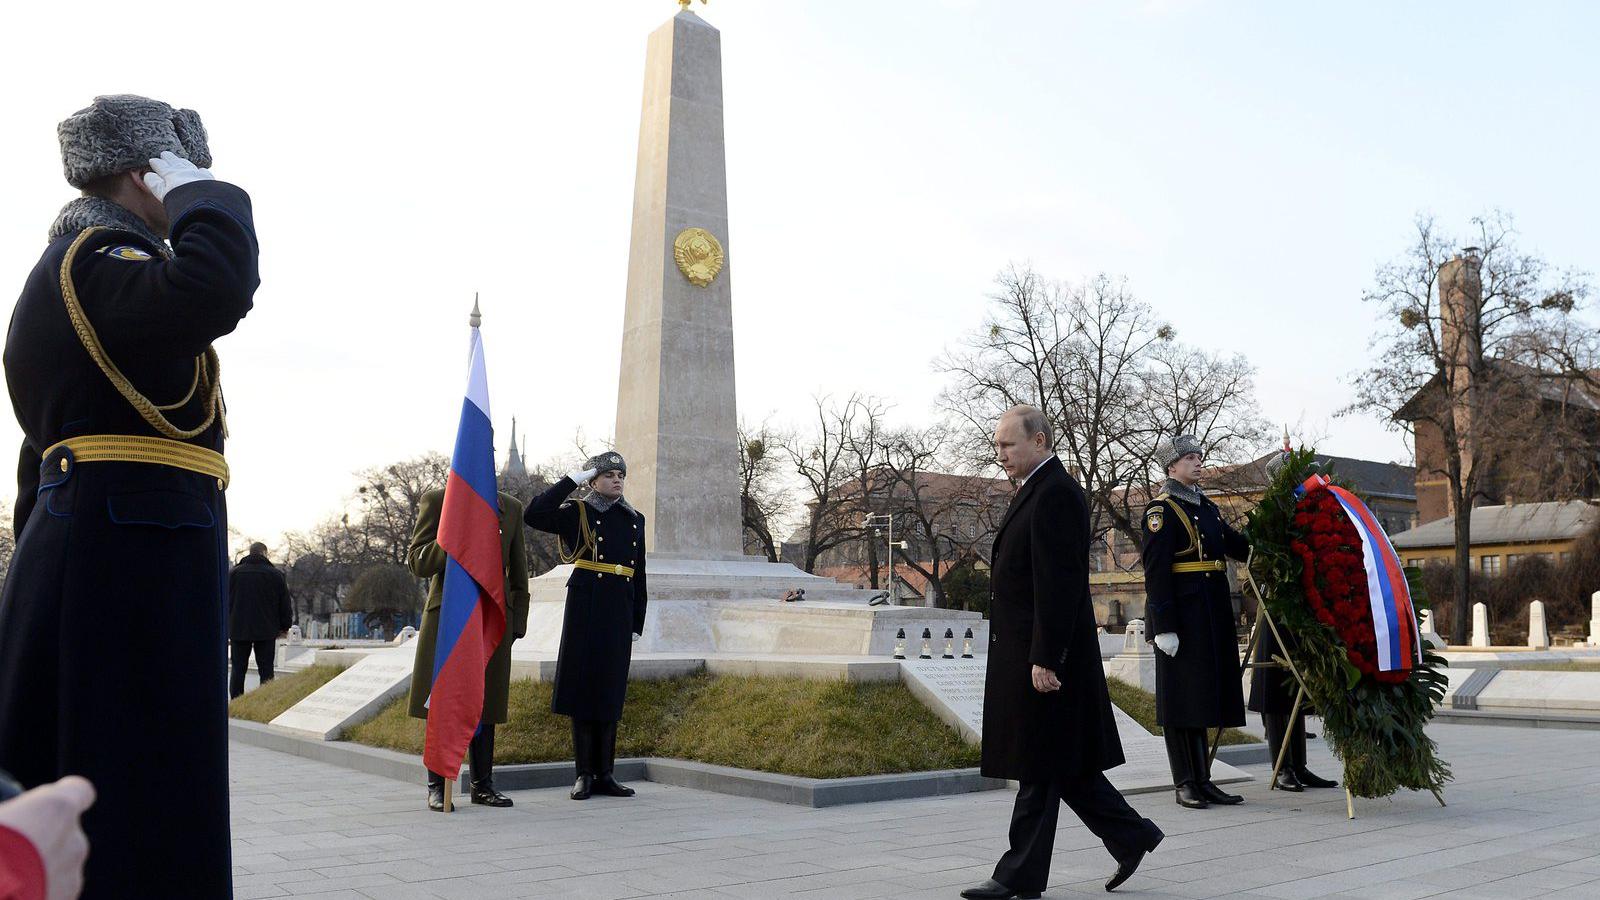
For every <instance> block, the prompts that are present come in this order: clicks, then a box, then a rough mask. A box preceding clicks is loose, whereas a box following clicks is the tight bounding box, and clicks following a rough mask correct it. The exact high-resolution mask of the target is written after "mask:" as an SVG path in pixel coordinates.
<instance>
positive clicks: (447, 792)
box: [444, 291, 483, 813]
mask: <svg viewBox="0 0 1600 900" xmlns="http://www.w3.org/2000/svg"><path fill="white" fill-rule="evenodd" d="M467 324H468V325H470V326H472V330H473V331H477V330H478V327H479V326H480V325H482V324H483V311H482V310H480V309H479V308H478V292H477V291H473V292H472V313H471V314H470V315H468V316H467ZM455 781H456V780H455V779H454V778H446V779H445V780H444V811H445V812H447V813H452V812H455V811H456V805H455V801H454V799H453V798H452V797H451V793H452V792H453V790H454V789H455Z"/></svg>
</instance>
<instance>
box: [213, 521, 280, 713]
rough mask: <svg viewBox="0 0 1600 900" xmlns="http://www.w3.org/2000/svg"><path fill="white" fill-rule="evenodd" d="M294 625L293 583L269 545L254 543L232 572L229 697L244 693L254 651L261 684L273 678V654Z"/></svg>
mask: <svg viewBox="0 0 1600 900" xmlns="http://www.w3.org/2000/svg"><path fill="white" fill-rule="evenodd" d="M293 624H294V611H293V610H292V609H290V607H289V582H288V581H287V580H286V579H285V578H284V577H283V573H282V572H280V571H278V567H277V566H275V565H273V564H272V561H271V560H269V559H267V545H266V544H263V543H261V542H260V541H257V542H255V543H254V544H251V545H250V553H249V554H248V555H246V556H245V558H244V559H241V560H239V564H238V565H236V566H234V567H233V571H232V572H229V573H228V641H229V643H231V644H232V645H233V676H232V677H231V678H230V679H229V680H228V696H229V697H237V696H239V695H240V694H242V693H244V676H245V672H247V671H249V669H250V654H251V652H254V653H255V655H256V671H257V672H258V673H260V675H261V683H262V684H266V683H267V682H269V681H271V680H272V656H273V653H274V652H275V650H276V647H277V642H278V637H279V636H280V635H282V634H284V633H285V632H287V631H288V630H289V626H290V625H293Z"/></svg>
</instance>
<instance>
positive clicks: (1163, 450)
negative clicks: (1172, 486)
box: [1156, 434, 1206, 470]
mask: <svg viewBox="0 0 1600 900" xmlns="http://www.w3.org/2000/svg"><path fill="white" fill-rule="evenodd" d="M1191 453H1198V454H1200V455H1201V456H1202V457H1204V456H1205V455H1206V450H1205V448H1204V447H1202V446H1200V439H1199V438H1197V437H1195V436H1194V435H1192V434H1180V435H1177V436H1176V437H1173V438H1171V439H1169V440H1166V441H1163V442H1162V444H1161V446H1160V447H1157V448H1156V459H1157V460H1159V461H1160V462H1161V468H1162V469H1163V470H1166V469H1170V468H1171V467H1172V464H1173V463H1175V462H1177V461H1178V460H1180V459H1182V458H1184V457H1185V456H1188V455H1189V454H1191Z"/></svg>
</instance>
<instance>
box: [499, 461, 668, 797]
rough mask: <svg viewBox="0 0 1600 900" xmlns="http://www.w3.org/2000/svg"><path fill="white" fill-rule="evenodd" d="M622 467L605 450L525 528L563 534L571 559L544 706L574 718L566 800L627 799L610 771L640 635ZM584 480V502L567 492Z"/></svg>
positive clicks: (641, 597) (634, 539) (632, 517)
mask: <svg viewBox="0 0 1600 900" xmlns="http://www.w3.org/2000/svg"><path fill="white" fill-rule="evenodd" d="M627 475H628V464H627V463H626V462H624V461H623V459H622V454H620V453H616V452H610V453H602V454H600V455H599V456H596V457H594V458H593V459H590V460H589V461H588V462H587V463H585V464H584V471H582V472H574V473H572V474H571V475H568V476H566V477H565V478H563V479H561V480H560V481H558V482H556V483H555V485H554V486H552V487H551V488H550V489H549V490H547V491H545V492H544V493H542V494H540V495H539V496H537V497H535V498H533V501H532V502H530V503H529V504H528V512H527V515H526V517H525V518H526V520H527V523H528V527H530V528H535V529H537V530H539V531H544V532H549V533H550V534H554V535H556V536H557V537H559V538H560V539H561V552H562V558H563V560H564V561H565V562H570V563H571V564H572V567H573V568H572V577H571V578H569V579H568V580H567V608H566V613H565V615H564V617H563V619H562V624H561V650H560V655H559V656H558V657H557V658H556V678H555V693H554V696H553V697H552V698H551V700H550V710H551V712H554V713H556V714H557V715H562V716H569V717H571V719H572V755H573V760H574V762H575V763H576V764H577V769H578V780H577V782H576V783H574V784H573V786H572V799H574V800H587V799H589V796H590V795H591V794H603V795H605V796H610V797H631V796H633V789H632V788H629V787H624V786H623V785H621V784H618V783H617V780H616V778H615V777H614V776H613V775H612V769H613V764H614V763H615V761H616V755H617V722H618V721H619V720H620V719H621V718H622V704H623V701H624V700H625V699H626V697H627V693H628V663H629V661H630V660H631V658H632V656H633V644H632V642H633V641H637V640H638V639H639V636H640V634H642V633H643V632H644V610H645V602H646V593H645V576H644V516H642V515H640V514H639V512H638V510H635V509H634V508H633V507H632V506H630V505H629V504H628V501H627V500H624V499H623V497H622V489H623V482H624V480H625V479H626V478H627ZM580 484H586V485H588V486H589V488H590V491H589V493H588V494H586V495H585V496H584V497H583V498H582V499H579V500H568V499H566V497H567V496H568V495H570V494H571V493H572V492H573V491H574V490H576V489H577V487H578V485H580Z"/></svg>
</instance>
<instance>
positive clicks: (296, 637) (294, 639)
mask: <svg viewBox="0 0 1600 900" xmlns="http://www.w3.org/2000/svg"><path fill="white" fill-rule="evenodd" d="M303 640H305V638H304V637H303V636H302V635H301V633H300V626H299V625H290V626H289V643H291V644H298V643H300V642H301V641H303Z"/></svg>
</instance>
